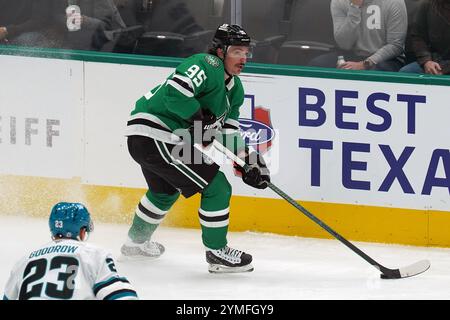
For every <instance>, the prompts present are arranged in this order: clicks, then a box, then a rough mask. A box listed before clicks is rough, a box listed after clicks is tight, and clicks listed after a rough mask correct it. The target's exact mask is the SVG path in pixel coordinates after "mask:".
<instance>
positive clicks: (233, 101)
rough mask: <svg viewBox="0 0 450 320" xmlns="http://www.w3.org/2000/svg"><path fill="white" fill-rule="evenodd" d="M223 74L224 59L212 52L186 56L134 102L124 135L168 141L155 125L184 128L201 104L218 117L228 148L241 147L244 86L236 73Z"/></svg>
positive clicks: (188, 124) (201, 106)
mask: <svg viewBox="0 0 450 320" xmlns="http://www.w3.org/2000/svg"><path fill="white" fill-rule="evenodd" d="M224 75H225V69H224V65H223V62H222V60H220V59H219V58H218V57H216V56H214V55H210V54H206V53H200V54H195V55H193V56H191V57H189V58H187V59H186V60H184V61H183V62H182V63H181V64H180V65H179V66H178V67H177V68H176V70H175V72H174V73H172V74H171V75H170V76H169V77H168V78H167V79H166V81H165V82H164V83H163V84H161V85H158V86H157V87H155V88H154V89H152V90H151V91H150V92H149V93H147V94H146V95H144V96H143V97H141V98H140V99H139V100H138V101H137V102H136V107H135V109H134V110H133V111H132V112H131V117H130V119H129V121H128V126H127V131H126V136H131V135H141V136H147V137H150V138H154V139H156V140H166V141H165V142H170V138H168V136H167V132H164V131H161V130H158V128H159V129H161V127H162V128H164V129H165V130H167V131H170V132H173V131H175V130H177V129H186V128H188V127H189V126H191V125H192V120H191V118H192V116H193V115H194V114H195V113H196V112H197V111H198V110H199V108H202V109H207V110H209V111H210V112H211V113H212V114H214V115H215V116H216V117H217V119H218V122H219V123H218V124H219V128H222V133H223V134H224V139H228V141H226V140H225V142H224V143H225V145H227V146H233V147H232V148H230V149H232V151H233V152H237V151H238V150H241V149H242V148H243V147H244V141H243V139H242V138H241V136H240V134H239V121H238V118H239V107H240V106H241V105H242V103H243V102H244V89H243V87H242V83H241V81H240V79H239V78H238V77H237V76H233V77H231V78H230V79H228V80H227V81H226V82H225V81H224ZM155 124H156V125H155ZM169 135H170V134H169ZM230 139H232V140H233V143H232V144H230Z"/></svg>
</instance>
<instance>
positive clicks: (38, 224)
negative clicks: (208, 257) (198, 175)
mask: <svg viewBox="0 0 450 320" xmlns="http://www.w3.org/2000/svg"><path fill="white" fill-rule="evenodd" d="M127 230H128V226H126V225H113V224H100V223H97V224H96V225H95V231H94V232H93V233H92V234H91V238H90V240H89V241H90V242H91V243H93V244H96V245H98V246H101V247H105V248H108V249H110V251H111V252H112V253H113V255H114V256H116V257H117V255H118V254H119V248H120V246H121V244H122V241H123V240H124V239H125V236H126V233H127ZM337 231H338V230H337ZM343 236H344V237H345V235H343ZM49 239H50V238H49V231H48V225H47V221H46V220H45V219H37V218H29V217H13V216H2V215H0V253H1V254H0V287H1V288H2V294H1V295H2V296H3V288H4V286H5V283H6V281H7V278H8V276H9V272H10V269H11V267H12V265H13V264H14V262H15V261H16V260H17V259H19V258H20V257H21V256H23V255H24V254H27V253H28V252H29V250H31V249H32V248H34V247H36V246H39V245H40V244H43V243H46V242H48V241H49ZM155 239H157V240H159V241H160V242H161V243H163V244H164V245H165V247H166V253H165V254H164V255H163V256H162V257H161V258H160V259H158V260H154V261H132V262H131V261H127V262H117V261H116V264H117V269H118V271H119V273H120V274H121V275H123V276H126V277H127V278H128V279H129V280H130V282H131V283H132V284H133V285H134V286H135V288H136V290H137V292H138V294H139V296H140V298H141V299H150V300H175V299H176V300H200V299H201V300H232V299H237V300H241V299H245V300H247V299H248V300H262V299H264V300H266V299H274V300H278V299H286V300H310V299H314V300H315V299H339V300H341V299H344V300H346V299H401V300H410V299H446V300H447V299H450V249H442V248H424V247H410V246H398V245H385V244H370V243H362V242H355V244H356V245H357V246H358V247H359V248H360V249H362V250H363V251H364V252H366V253H367V254H368V255H369V256H371V257H372V258H374V259H375V260H376V261H378V262H379V263H381V264H383V265H384V266H386V267H389V268H399V267H402V266H406V265H409V264H411V263H414V262H416V261H418V260H422V259H429V260H430V261H431V268H430V269H429V270H428V271H427V272H425V273H423V274H421V275H418V276H416V277H412V278H406V279H400V280H382V279H380V278H379V273H378V272H377V270H376V269H375V268H373V267H372V266H371V265H369V264H368V263H367V262H366V261H364V260H363V259H362V258H360V257H359V256H358V255H356V254H355V253H353V252H352V251H350V250H349V249H348V248H347V247H345V246H344V245H342V244H341V243H340V242H338V241H337V240H319V239H307V238H297V237H286V236H278V235H271V234H259V233H249V232H246V233H230V234H229V236H228V240H229V244H230V246H232V247H236V248H238V249H241V250H244V251H247V252H249V253H251V254H252V255H253V259H254V263H253V265H254V267H255V270H254V271H253V272H250V273H245V274H209V273H208V271H207V265H206V262H205V257H204V251H203V246H202V244H201V235H200V230H189V229H175V228H164V227H162V228H160V229H159V230H158V231H157V232H156V234H155Z"/></svg>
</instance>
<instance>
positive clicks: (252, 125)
mask: <svg viewBox="0 0 450 320" xmlns="http://www.w3.org/2000/svg"><path fill="white" fill-rule="evenodd" d="M239 127H240V129H241V136H242V138H243V139H244V141H245V143H246V144H247V145H249V146H254V145H258V144H263V143H267V142H269V141H270V140H272V139H273V137H274V136H275V132H274V130H273V129H272V128H271V127H269V126H268V125H266V124H264V123H262V122H259V121H255V120H252V119H242V118H240V119H239Z"/></svg>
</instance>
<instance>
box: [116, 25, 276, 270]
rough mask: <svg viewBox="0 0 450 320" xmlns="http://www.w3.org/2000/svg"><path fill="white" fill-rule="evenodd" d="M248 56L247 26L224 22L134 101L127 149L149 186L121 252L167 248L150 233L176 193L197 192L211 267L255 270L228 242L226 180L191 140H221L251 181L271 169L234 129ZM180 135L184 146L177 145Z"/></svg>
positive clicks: (262, 182)
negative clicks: (204, 48)
mask: <svg viewBox="0 0 450 320" xmlns="http://www.w3.org/2000/svg"><path fill="white" fill-rule="evenodd" d="M249 55H250V37H249V36H248V35H247V33H246V32H245V31H244V29H242V28H241V27H240V26H238V25H228V24H224V25H221V26H220V27H219V28H218V29H217V31H216V33H215V35H214V39H213V41H212V45H211V47H210V49H209V52H208V53H200V54H195V55H193V56H191V57H189V58H187V59H186V60H184V62H182V63H181V64H180V65H179V66H178V67H177V68H176V70H175V72H174V73H172V74H171V75H170V76H169V77H168V78H167V79H166V81H165V82H164V83H162V84H161V85H159V86H157V87H156V88H154V89H152V90H151V91H150V92H148V93H147V94H145V95H144V96H143V97H141V98H140V99H139V100H138V101H137V102H136V107H135V109H134V110H133V111H132V112H131V117H130V118H129V121H128V126H127V133H126V135H127V136H128V149H129V152H130V154H131V156H132V157H133V159H134V160H135V161H136V162H137V163H138V164H139V165H140V166H141V168H142V172H143V174H144V176H145V179H146V182H147V184H148V187H149V189H148V191H147V193H146V194H145V195H144V196H143V197H142V199H141V201H140V203H139V204H138V206H137V208H136V212H135V216H134V220H133V224H132V226H131V228H130V230H129V232H128V239H127V241H126V243H125V244H124V245H123V246H122V248H121V252H122V254H123V255H124V256H127V257H142V256H144V257H150V258H152V257H153V258H154V257H159V256H160V255H161V254H162V253H163V252H164V247H163V246H162V245H161V244H159V243H157V242H155V241H152V240H151V236H152V234H153V232H154V231H155V229H156V228H157V227H158V225H159V224H160V223H161V221H163V219H164V217H165V215H166V214H167V212H168V211H169V210H170V208H171V207H172V205H173V204H174V203H175V202H176V200H177V199H178V197H179V196H180V193H181V194H182V195H183V196H184V197H186V198H188V197H191V196H192V195H194V194H196V193H201V203H200V208H199V211H198V214H199V218H200V224H201V229H202V240H203V244H204V246H205V250H206V261H207V262H208V264H209V271H210V272H245V271H252V270H253V266H252V265H251V262H252V256H251V255H250V254H248V253H245V252H242V251H240V250H237V249H233V248H231V247H229V246H228V245H227V232H228V223H229V205H230V198H231V185H230V184H229V182H228V181H227V178H226V177H225V175H224V174H223V173H222V172H221V171H219V166H218V165H217V164H215V163H211V162H210V161H206V160H204V159H203V157H202V155H201V153H200V151H198V150H197V149H196V148H195V147H194V146H193V144H194V143H201V144H203V146H208V145H209V144H210V143H212V141H213V139H214V138H216V137H218V138H221V139H223V140H222V141H224V144H225V145H226V146H227V148H229V149H230V150H231V151H233V152H234V153H235V154H237V155H238V156H239V157H241V158H242V159H245V160H246V162H247V163H248V164H249V165H250V168H251V169H250V170H248V171H246V172H245V171H243V170H242V169H240V168H238V167H236V169H237V170H238V171H240V172H241V174H242V179H243V181H244V182H245V183H247V184H248V185H251V186H253V187H255V188H259V189H264V188H266V187H267V182H269V181H270V174H269V170H268V169H267V167H266V165H265V163H264V160H263V159H262V157H261V156H260V155H259V154H257V153H256V152H254V151H253V152H250V151H249V148H247V146H246V145H245V143H244V140H243V139H242V137H241V136H240V134H239V120H238V118H239V107H240V106H241V105H242V104H243V101H244V90H243V87H242V83H241V81H240V79H239V77H238V75H239V74H240V73H241V71H242V69H243V67H244V65H245V63H246V62H247V58H248V56H249ZM174 137H175V139H174ZM179 137H182V143H181V144H183V145H184V147H185V148H186V146H187V148H188V150H186V149H182V152H179V148H177V147H178V146H179V145H180V142H179V141H180V139H179ZM186 137H189V138H188V139H186ZM186 155H188V156H186ZM199 159H200V161H199Z"/></svg>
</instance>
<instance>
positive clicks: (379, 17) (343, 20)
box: [310, 0, 407, 71]
mask: <svg viewBox="0 0 450 320" xmlns="http://www.w3.org/2000/svg"><path fill="white" fill-rule="evenodd" d="M331 15H332V17H333V26H334V37H335V40H336V43H337V45H338V46H339V49H338V50H336V51H333V52H331V53H328V54H324V55H321V56H318V57H316V58H314V59H312V60H311V62H310V65H311V66H318V67H328V68H333V67H336V62H337V58H338V56H344V59H345V60H346V62H345V63H344V64H342V65H340V66H339V68H342V69H349V70H372V69H373V70H382V71H398V70H399V69H400V68H401V67H402V66H403V65H404V44H405V38H406V31H407V13H406V6H405V3H404V0H332V1H331Z"/></svg>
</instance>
